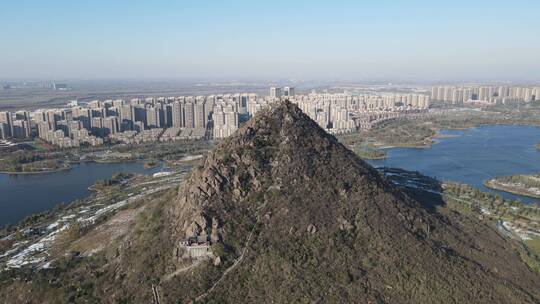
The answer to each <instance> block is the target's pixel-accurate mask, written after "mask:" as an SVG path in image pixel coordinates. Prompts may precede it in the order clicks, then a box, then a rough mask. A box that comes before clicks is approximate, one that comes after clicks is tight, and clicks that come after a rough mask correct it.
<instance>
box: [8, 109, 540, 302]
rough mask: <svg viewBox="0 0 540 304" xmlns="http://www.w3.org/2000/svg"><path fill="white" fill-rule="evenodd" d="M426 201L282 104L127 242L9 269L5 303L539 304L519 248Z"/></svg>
mask: <svg viewBox="0 0 540 304" xmlns="http://www.w3.org/2000/svg"><path fill="white" fill-rule="evenodd" d="M434 196H436V195H435V194H434ZM422 204H423V205H421V204H420V203H418V202H417V201H415V200H413V199H411V198H409V197H408V196H407V195H406V194H404V193H403V192H402V191H401V190H399V189H397V188H396V187H394V186H393V184H392V183H390V182H389V181H388V180H387V179H386V178H385V177H383V176H381V175H380V174H379V173H378V172H377V170H375V169H374V168H372V167H371V166H369V165H368V164H366V163H365V162H364V161H362V160H361V159H360V158H358V157H357V156H356V155H355V154H354V153H353V152H351V151H349V150H348V149H346V148H345V147H344V146H343V145H341V144H340V143H339V142H338V141H337V140H336V139H335V138H334V137H333V136H331V135H328V134H327V133H326V132H325V131H324V130H322V129H321V128H320V127H319V126H318V125H317V124H316V123H315V122H313V121H312V120H311V119H310V118H309V117H307V116H306V115H305V114H303V113H302V112H301V110H300V109H299V108H298V107H297V106H295V105H294V104H291V103H289V102H286V101H285V102H281V103H279V104H277V105H276V106H275V107H273V108H271V109H267V110H264V111H262V112H261V113H259V114H257V116H256V117H255V118H254V119H252V120H251V121H250V122H248V123H247V124H246V125H245V126H244V127H242V128H241V129H240V130H238V131H237V132H236V133H235V134H234V135H233V136H231V137H230V138H228V139H226V140H225V141H224V142H223V143H221V144H220V145H219V146H218V147H217V148H216V149H215V150H214V151H213V152H212V153H210V154H209V155H207V156H206V157H205V159H204V161H203V163H202V164H201V165H200V166H199V167H197V168H195V169H194V170H193V171H192V172H191V173H190V176H189V177H188V178H187V179H186V180H185V181H184V182H182V184H181V185H180V187H179V190H178V193H176V191H171V192H169V193H167V195H164V196H162V197H159V198H155V199H153V200H151V201H149V202H147V203H146V204H145V205H144V206H145V208H144V210H143V211H141V214H140V216H139V217H138V218H137V222H136V223H135V224H134V225H133V227H131V229H130V232H129V233H128V235H127V236H126V237H125V239H123V240H122V241H118V242H113V243H111V244H109V245H108V247H107V248H106V249H105V250H104V251H103V252H100V253H96V254H95V255H93V256H92V257H85V258H67V259H66V260H65V261H63V260H59V261H58V262H57V263H55V264H54V265H53V267H52V268H51V269H49V270H41V271H37V272H33V271H31V270H24V271H23V272H22V273H21V272H18V273H17V274H14V273H9V272H0V283H1V284H0V302H5V303H95V302H101V303H190V302H192V301H196V302H208V303H259V302H263V303H267V302H272V303H295V302H302V303H307V302H319V303H347V302H353V303H540V277H539V276H538V274H536V273H533V272H532V271H531V270H530V269H529V268H528V267H527V266H526V265H525V264H524V263H523V262H522V261H521V260H520V258H519V257H518V256H517V255H516V253H515V250H514V248H515V247H514V244H513V243H512V241H511V240H508V239H505V238H503V237H502V236H500V235H499V234H498V233H497V231H496V230H495V229H494V228H492V227H490V226H488V225H486V224H484V223H482V222H479V221H478V220H477V219H473V218H469V217H467V216H464V215H461V214H459V213H455V212H453V211H451V210H448V209H446V208H445V207H437V208H434V207H433V208H427V209H426V208H425V204H426V202H424V201H423V202H422ZM14 272H15V271H14Z"/></svg>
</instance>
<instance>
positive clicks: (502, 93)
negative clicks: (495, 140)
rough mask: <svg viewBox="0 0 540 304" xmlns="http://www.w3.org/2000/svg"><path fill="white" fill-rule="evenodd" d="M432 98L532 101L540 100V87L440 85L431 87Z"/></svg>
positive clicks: (494, 101) (461, 102)
mask: <svg viewBox="0 0 540 304" xmlns="http://www.w3.org/2000/svg"><path fill="white" fill-rule="evenodd" d="M431 99H432V100H438V101H445V102H450V103H452V104H463V103H486V104H507V103H516V102H531V101H535V100H540V87H517V86H462V87H456V86H438V87H432V88H431Z"/></svg>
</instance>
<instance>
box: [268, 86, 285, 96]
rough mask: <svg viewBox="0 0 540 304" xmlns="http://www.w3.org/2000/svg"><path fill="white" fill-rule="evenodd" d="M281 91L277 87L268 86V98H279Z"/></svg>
mask: <svg viewBox="0 0 540 304" xmlns="http://www.w3.org/2000/svg"><path fill="white" fill-rule="evenodd" d="M281 96H282V92H281V88H279V87H270V98H281Z"/></svg>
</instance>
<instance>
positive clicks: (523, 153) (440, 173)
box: [0, 126, 540, 226]
mask: <svg viewBox="0 0 540 304" xmlns="http://www.w3.org/2000/svg"><path fill="white" fill-rule="evenodd" d="M440 133H441V134H445V135H454V136H457V137H452V138H439V139H436V141H437V142H438V143H437V144H435V145H433V146H432V147H431V148H426V149H416V148H390V149H388V151H387V152H388V158H387V159H385V160H372V161H369V163H371V164H372V165H374V166H386V167H398V168H403V169H406V170H413V171H419V172H421V173H423V174H424V175H428V176H432V177H436V178H438V179H439V180H443V181H444V180H452V181H459V182H463V183H467V184H469V185H472V186H474V187H477V188H479V189H482V190H483V191H491V192H496V193H499V194H501V195H502V196H503V197H505V198H509V199H520V200H522V201H524V202H536V203H540V200H539V199H534V198H527V197H523V196H517V195H513V194H509V193H505V192H501V191H496V190H491V189H487V188H485V187H484V186H483V185H482V183H483V181H484V180H486V179H489V178H492V177H495V176H501V175H513V174H521V173H525V174H527V173H535V172H539V171H540V151H538V150H537V149H536V148H535V146H534V145H535V144H536V143H538V142H540V128H537V127H530V126H483V127H479V128H474V129H467V130H443V131H441V132H440ZM159 170H160V168H152V169H144V167H143V164H141V163H83V164H80V165H75V166H74V167H73V168H72V169H71V170H70V171H61V172H55V173H45V174H34V175H7V174H0V210H1V212H0V226H3V225H5V224H7V223H16V222H18V221H19V220H21V219H23V218H24V217H26V216H28V215H31V214H33V213H37V212H42V211H46V210H49V209H51V208H53V207H54V206H55V205H57V204H59V203H61V202H65V203H69V202H71V201H73V200H75V199H78V198H84V197H86V196H88V195H89V194H90V191H88V189H87V188H88V186H90V185H92V184H93V183H94V182H95V181H96V180H98V179H107V178H110V177H111V176H112V175H113V174H115V173H118V172H131V173H142V174H152V173H155V172H158V171H159Z"/></svg>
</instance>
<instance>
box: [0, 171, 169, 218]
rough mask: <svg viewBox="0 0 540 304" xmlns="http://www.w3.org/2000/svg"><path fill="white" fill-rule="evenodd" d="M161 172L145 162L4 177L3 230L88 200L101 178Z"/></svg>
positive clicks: (0, 177)
mask: <svg viewBox="0 0 540 304" xmlns="http://www.w3.org/2000/svg"><path fill="white" fill-rule="evenodd" d="M159 170H160V168H152V169H145V168H144V166H143V164H141V163H114V164H111V163H107V164H106V163H82V164H80V165H75V166H73V168H72V169H71V170H69V171H60V172H54V173H42V174H30V175H8V174H0V227H1V226H3V225H6V224H8V223H17V222H18V221H20V220H21V219H23V218H25V217H26V216H28V215H31V214H34V213H38V212H43V211H46V210H49V209H52V208H53V207H54V206H56V205H57V204H59V203H62V202H64V203H70V202H72V201H74V200H75V199H78V198H83V197H86V196H88V195H89V194H90V191H88V187H89V186H90V185H92V184H94V182H95V181H96V180H98V179H107V178H110V177H111V176H112V175H114V174H116V173H119V172H129V173H142V174H152V173H155V172H158V171H159Z"/></svg>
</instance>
